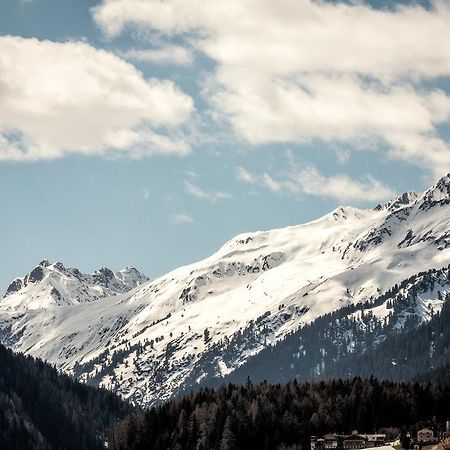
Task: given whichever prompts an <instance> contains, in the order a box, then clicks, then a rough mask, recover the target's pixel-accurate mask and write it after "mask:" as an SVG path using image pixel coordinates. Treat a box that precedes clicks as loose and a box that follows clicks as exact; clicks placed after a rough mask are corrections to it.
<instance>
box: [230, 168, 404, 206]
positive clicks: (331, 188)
mask: <svg viewBox="0 0 450 450" xmlns="http://www.w3.org/2000/svg"><path fill="white" fill-rule="evenodd" d="M235 176H236V179H237V180H239V181H241V182H244V183H247V184H251V185H254V186H261V187H264V188H266V189H269V190H270V191H272V192H274V193H280V194H287V195H292V196H293V197H297V198H299V197H303V196H304V195H305V194H306V195H311V196H315V197H323V198H332V199H335V200H338V201H340V202H362V203H366V202H378V201H382V200H387V199H390V198H393V197H395V195H396V194H395V192H394V191H393V190H392V189H391V188H389V187H388V186H386V185H384V184H383V183H381V182H380V181H379V180H376V179H375V178H373V177H370V176H366V177H363V178H361V179H359V180H353V179H351V178H350V177H348V176H346V175H342V174H338V175H334V176H325V175H323V174H321V173H320V172H319V171H318V170H317V169H316V168H315V167H312V166H310V167H306V168H304V169H299V168H297V167H293V168H292V169H291V170H288V171H285V172H282V173H280V174H278V175H277V176H273V175H269V174H268V173H266V172H264V173H263V174H261V175H256V174H252V173H250V172H249V171H248V170H246V169H244V168H243V167H237V168H236V171H235Z"/></svg>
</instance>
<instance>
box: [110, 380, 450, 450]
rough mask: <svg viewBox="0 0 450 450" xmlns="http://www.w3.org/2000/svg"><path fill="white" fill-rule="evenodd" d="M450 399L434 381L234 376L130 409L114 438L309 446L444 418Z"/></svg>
mask: <svg viewBox="0 0 450 450" xmlns="http://www.w3.org/2000/svg"><path fill="white" fill-rule="evenodd" d="M449 404H450V388H449V387H443V386H440V385H433V384H431V383H426V384H418V383H394V382H388V381H383V382H380V381H377V380H376V379H374V378H370V379H366V380H363V379H361V378H354V379H353V380H345V381H342V380H338V381H326V382H325V381H322V382H317V383H314V384H309V383H297V382H296V381H292V382H289V383H287V384H281V385H280V384H275V385H272V384H269V383H266V382H263V383H260V384H258V385H255V386H254V385H252V384H251V383H250V382H248V383H247V385H246V386H238V385H231V384H230V385H228V386H224V387H221V388H219V389H218V390H216V391H214V390H212V389H208V388H206V389H202V390H200V391H199V392H197V393H195V394H190V395H188V396H185V397H183V398H179V399H175V400H172V401H170V402H169V403H167V404H165V405H162V406H160V407H156V408H153V409H151V410H150V411H148V412H146V413H145V414H142V415H139V416H132V417H129V418H127V419H126V420H125V421H123V422H122V423H121V424H120V425H118V426H117V427H116V429H115V431H114V435H113V438H112V439H111V441H110V442H111V446H112V448H113V449H114V450H125V449H127V450H128V449H130V450H141V449H147V448H152V449H194V448H196V449H249V448H257V449H275V448H290V449H295V448H308V447H307V446H308V444H309V437H310V435H318V434H323V433H326V432H332V431H342V432H350V431H352V430H355V429H357V430H360V431H365V432H371V431H375V430H377V429H378V428H380V427H384V426H395V427H401V426H407V425H412V424H415V423H417V422H418V421H420V420H426V419H430V418H432V417H433V416H436V419H437V420H444V419H445V418H446V417H447V414H448V405H449Z"/></svg>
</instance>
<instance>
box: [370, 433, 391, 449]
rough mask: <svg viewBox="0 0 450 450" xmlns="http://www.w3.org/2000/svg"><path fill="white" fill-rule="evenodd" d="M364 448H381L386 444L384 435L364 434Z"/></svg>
mask: <svg viewBox="0 0 450 450" xmlns="http://www.w3.org/2000/svg"><path fill="white" fill-rule="evenodd" d="M365 436H366V438H367V442H366V447H381V446H382V445H384V444H385V443H386V434H366V435H365Z"/></svg>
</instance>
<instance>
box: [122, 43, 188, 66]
mask: <svg viewBox="0 0 450 450" xmlns="http://www.w3.org/2000/svg"><path fill="white" fill-rule="evenodd" d="M122 56H123V57H124V58H126V59H131V60H134V61H145V62H151V63H155V64H178V65H191V64H192V62H193V61H194V56H193V54H192V51H191V50H189V49H188V48H186V47H181V46H178V45H167V46H165V47H161V48H156V49H145V50H138V49H130V50H127V51H126V52H124V53H122Z"/></svg>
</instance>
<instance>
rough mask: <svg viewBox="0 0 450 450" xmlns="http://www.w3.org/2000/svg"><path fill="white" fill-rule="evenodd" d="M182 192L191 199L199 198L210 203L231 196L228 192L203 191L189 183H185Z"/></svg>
mask: <svg viewBox="0 0 450 450" xmlns="http://www.w3.org/2000/svg"><path fill="white" fill-rule="evenodd" d="M184 190H185V192H186V193H187V194H189V195H192V196H193V197H197V198H201V199H203V200H208V201H210V202H212V203H214V202H216V201H218V200H223V199H225V198H230V197H231V195H230V194H229V193H228V192H222V191H205V190H203V189H201V188H200V187H198V186H196V185H195V184H192V183H190V182H189V181H185V183H184Z"/></svg>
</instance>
